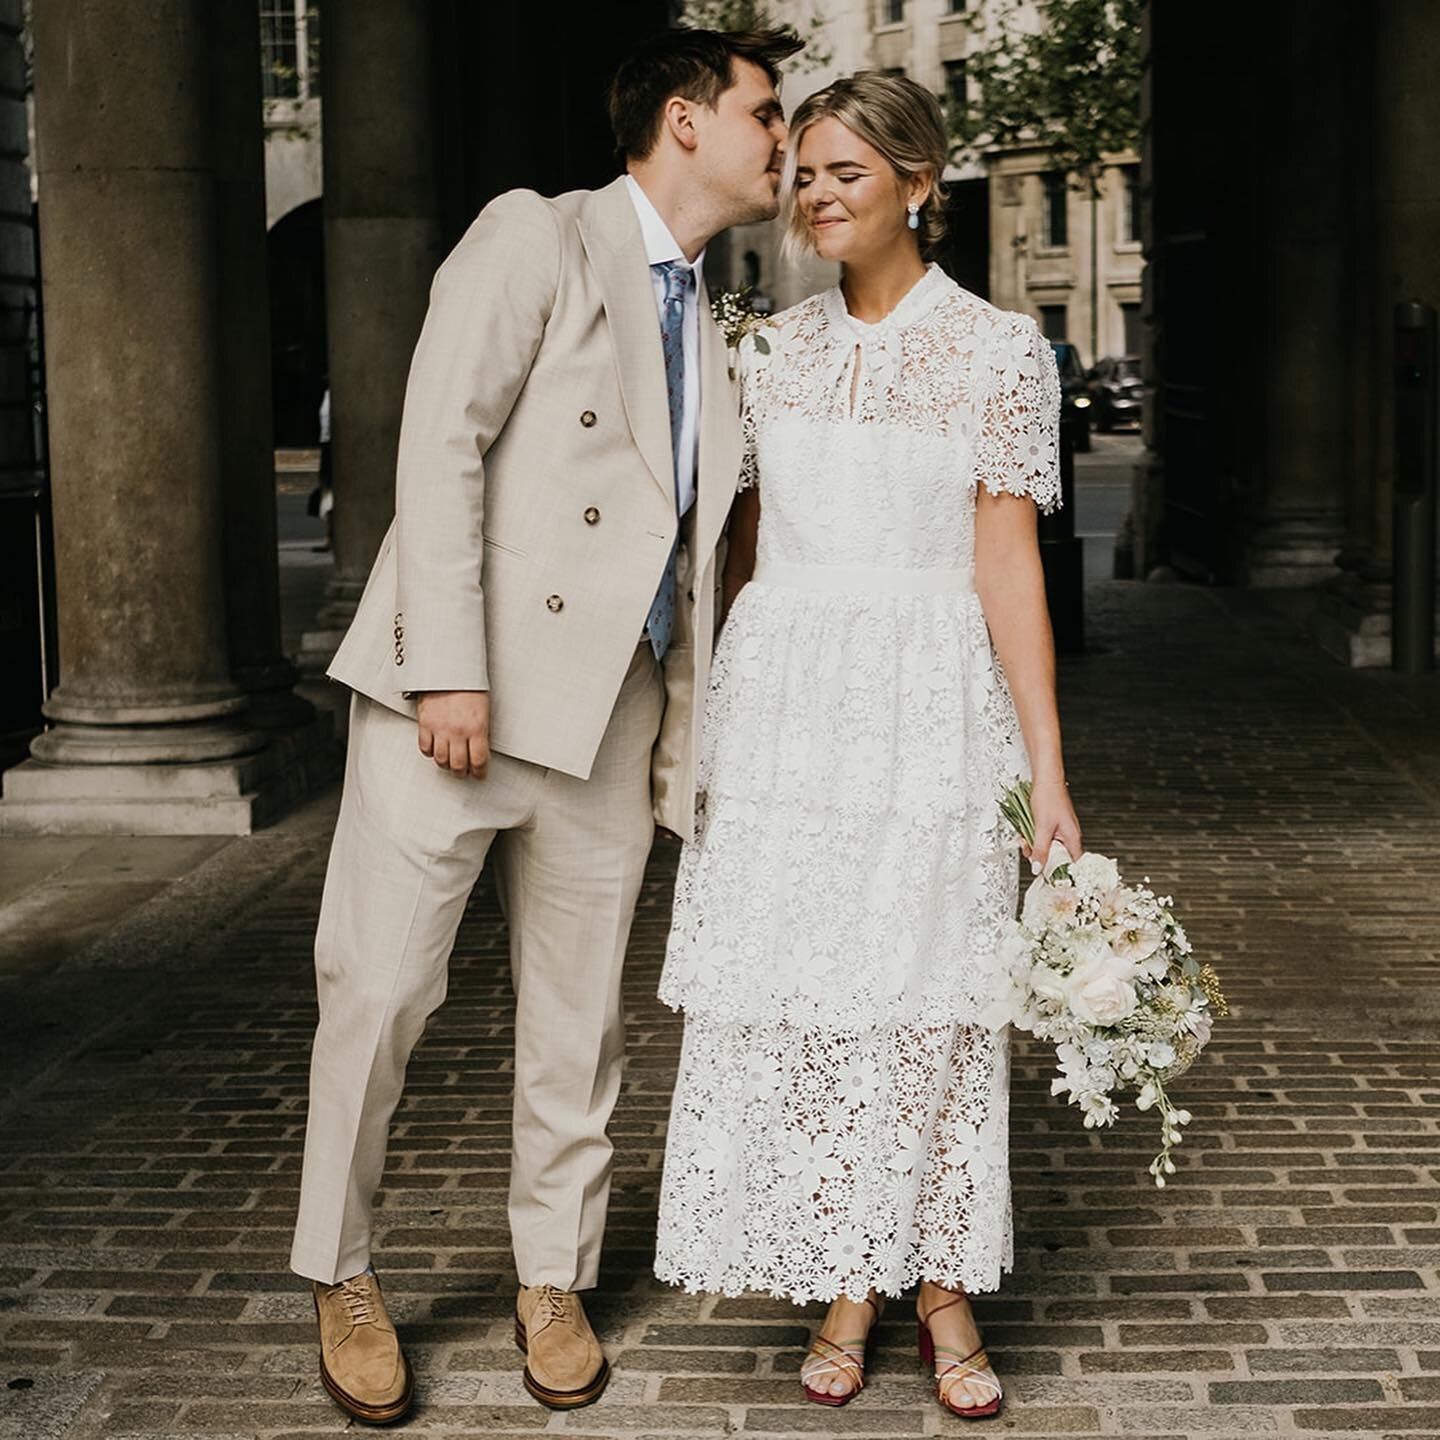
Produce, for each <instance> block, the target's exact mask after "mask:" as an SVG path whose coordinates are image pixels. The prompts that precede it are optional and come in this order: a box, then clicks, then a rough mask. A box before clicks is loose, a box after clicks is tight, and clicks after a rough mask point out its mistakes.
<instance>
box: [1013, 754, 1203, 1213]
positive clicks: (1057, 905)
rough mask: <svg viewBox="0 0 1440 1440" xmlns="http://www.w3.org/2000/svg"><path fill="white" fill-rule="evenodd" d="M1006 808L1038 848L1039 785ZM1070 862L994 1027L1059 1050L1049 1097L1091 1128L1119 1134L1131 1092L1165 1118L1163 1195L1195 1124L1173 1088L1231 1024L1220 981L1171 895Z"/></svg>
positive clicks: (1051, 887) (1154, 1169)
mask: <svg viewBox="0 0 1440 1440" xmlns="http://www.w3.org/2000/svg"><path fill="white" fill-rule="evenodd" d="M1000 808H1001V811H1002V813H1003V814H1004V815H1005V818H1006V819H1007V820H1009V822H1010V823H1011V825H1013V826H1014V827H1015V829H1016V831H1017V832H1018V833H1019V835H1020V837H1021V838H1022V839H1023V840H1024V841H1025V843H1026V844H1027V845H1033V844H1034V843H1035V820H1034V816H1033V815H1032V814H1031V811H1030V784H1029V782H1028V781H1024V780H1022V781H1019V782H1018V783H1017V784H1015V785H1014V786H1012V787H1011V788H1010V790H1008V791H1007V792H1006V794H1005V798H1004V799H1003V800H1002V801H1001V805H1000ZM1055 858H1056V856H1055V855H1054V854H1053V853H1052V856H1051V859H1052V861H1053V860H1054V859H1055ZM1060 858H1061V861H1062V863H1060V864H1053V863H1052V864H1050V865H1048V866H1047V867H1046V868H1045V870H1044V871H1043V873H1042V874H1041V875H1040V876H1039V877H1038V878H1037V879H1036V880H1035V881H1034V883H1033V884H1032V885H1031V886H1030V888H1029V890H1028V891H1027V892H1026V894H1025V903H1024V906H1023V908H1022V910H1021V917H1020V920H1019V922H1018V924H1017V926H1016V930H1015V934H1014V936H1013V937H1012V939H1011V941H1010V943H1009V944H1008V946H1007V948H1006V952H1005V955H1004V957H1003V959H1004V965H1005V973H1006V978H1007V980H1008V983H1009V991H1008V993H1007V994H1006V995H1004V996H1002V997H1001V998H999V999H998V1000H997V1001H996V1003H995V1005H994V1006H993V1007H992V1009H991V1012H990V1014H989V1015H988V1016H987V1019H988V1020H989V1021H990V1022H991V1023H993V1024H1003V1023H1006V1022H1007V1021H1008V1022H1009V1023H1010V1024H1013V1025H1014V1026H1015V1027H1016V1028H1017V1029H1019V1030H1025V1031H1028V1032H1029V1033H1030V1034H1032V1035H1034V1036H1035V1037H1036V1038H1037V1039H1040V1040H1051V1041H1054V1042H1055V1057H1056V1059H1057V1060H1058V1062H1059V1065H1060V1074H1059V1076H1057V1077H1056V1079H1054V1080H1053V1081H1051V1084H1050V1093H1051V1094H1052V1095H1061V1094H1066V1095H1068V1096H1069V1099H1070V1103H1071V1104H1072V1105H1078V1106H1079V1107H1080V1108H1081V1110H1082V1111H1084V1114H1085V1125H1086V1128H1087V1129H1089V1128H1096V1127H1100V1126H1105V1125H1113V1124H1114V1123H1115V1120H1116V1117H1117V1116H1118V1115H1119V1113H1120V1109H1119V1106H1118V1104H1117V1103H1116V1100H1115V1096H1116V1095H1117V1094H1119V1093H1120V1092H1122V1091H1125V1090H1134V1091H1136V1092H1137V1093H1136V1095H1135V1108H1136V1109H1137V1110H1149V1109H1151V1108H1152V1107H1153V1108H1154V1109H1156V1110H1158V1112H1159V1114H1160V1130H1161V1137H1162V1145H1161V1149H1160V1153H1159V1154H1158V1155H1157V1156H1156V1157H1155V1159H1154V1160H1153V1161H1151V1163H1150V1174H1151V1175H1153V1176H1154V1177H1155V1183H1156V1185H1159V1186H1163V1185H1164V1184H1165V1177H1166V1176H1167V1175H1173V1174H1174V1173H1175V1162H1174V1161H1173V1160H1172V1159H1171V1158H1170V1150H1171V1147H1172V1146H1175V1145H1178V1144H1179V1143H1180V1141H1181V1138H1182V1135H1181V1127H1182V1126H1184V1125H1187V1124H1189V1122H1190V1118H1191V1117H1190V1112H1189V1111H1188V1110H1181V1109H1178V1108H1177V1107H1176V1106H1175V1105H1174V1103H1173V1102H1172V1101H1171V1099H1170V1095H1169V1093H1168V1091H1167V1090H1166V1088H1165V1087H1166V1085H1167V1084H1168V1083H1169V1082H1170V1081H1172V1080H1174V1079H1175V1077H1176V1076H1178V1075H1181V1074H1183V1073H1184V1072H1185V1071H1186V1070H1188V1069H1189V1068H1190V1066H1191V1064H1192V1063H1193V1062H1194V1060H1195V1058H1196V1056H1198V1055H1199V1053H1200V1051H1201V1050H1202V1049H1203V1048H1204V1046H1205V1043H1206V1041H1208V1040H1209V1038H1210V1029H1211V1025H1212V1023H1213V1020H1214V1018H1215V1017H1217V1016H1224V1015H1225V1014H1227V1013H1228V1011H1227V1009H1226V1005H1225V997H1224V995H1223V994H1222V993H1221V990H1220V980H1219V977H1218V976H1217V975H1216V973H1215V971H1214V970H1213V969H1211V968H1210V966H1208V965H1201V964H1199V963H1198V962H1197V961H1196V960H1195V959H1193V958H1192V956H1191V953H1190V942H1189V940H1188V939H1187V938H1186V936H1185V930H1184V928H1183V927H1182V926H1181V924H1180V922H1179V921H1178V920H1176V918H1175V915H1174V913H1173V911H1172V910H1171V908H1170V906H1171V903H1172V902H1171V900H1170V897H1169V896H1157V895H1156V894H1155V892H1154V891H1153V890H1150V889H1148V888H1147V887H1146V886H1144V885H1125V884H1123V883H1122V882H1121V879H1120V871H1119V868H1118V867H1117V866H1116V864H1115V862H1114V861H1113V860H1111V859H1109V858H1108V857H1106V856H1104V855H1097V854H1095V853H1094V852H1093V851H1089V850H1087V851H1086V852H1085V853H1084V854H1083V855H1081V857H1080V858H1079V859H1078V860H1071V859H1069V857H1068V856H1066V855H1064V854H1063V851H1062V852H1061V855H1060Z"/></svg>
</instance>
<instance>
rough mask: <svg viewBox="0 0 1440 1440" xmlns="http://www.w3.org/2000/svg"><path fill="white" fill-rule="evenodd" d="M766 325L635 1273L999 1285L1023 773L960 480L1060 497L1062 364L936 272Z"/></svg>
mask: <svg viewBox="0 0 1440 1440" xmlns="http://www.w3.org/2000/svg"><path fill="white" fill-rule="evenodd" d="M766 337H767V340H768V341H769V342H770V349H769V353H768V354H761V353H759V352H758V351H756V350H755V349H754V347H746V353H745V361H744V376H743V378H744V386H743V410H742V414H743V417H744V425H745V432H746V436H747V443H746V461H745V466H746V473H747V475H748V477H749V479H750V481H751V482H752V483H758V484H759V485H760V486H761V489H762V491H763V496H764V499H763V504H762V507H761V521H760V533H759V539H758V549H757V554H758V566H757V578H756V579H755V580H752V581H751V583H750V584H748V585H747V586H746V587H745V588H744V589H743V590H742V591H741V593H740V596H739V598H738V599H737V601H736V602H735V605H734V607H733V608H732V610H731V613H730V618H729V620H728V622H727V624H726V626H725V629H724V631H723V632H722V634H721V637H720V642H719V645H718V647H717V650H716V655H715V660H714V665H713V668H712V672H711V687H710V693H709V697H708V703H707V708H706V714H705V721H704V727H703V731H702V740H701V753H700V762H699V775H698V783H699V788H700V792H701V795H700V800H701V806H700V814H699V817H698V820H697V833H696V836H695V839H694V841H693V842H692V843H691V844H688V845H687V846H685V848H684V850H683V852H682V855H681V861H680V870H679V876H678V879H677V884H676V896H675V910H674V917H673V921H672V929H671V935H670V942H669V949H668V953H667V958H666V964H665V970H664V974H663V976H662V979H661V990H660V994H661V998H662V999H663V1000H664V1001H665V1002H666V1003H668V1004H670V1005H672V1006H674V1007H676V1008H683V1009H684V1011H685V1012H686V1040H685V1050H684V1055H683V1057H682V1061H681V1074H680V1079H679V1082H678V1086H677V1089H676V1095H675V1101H674V1110H673V1114H672V1118H671V1131H670V1138H669V1143H668V1148H667V1152H666V1161H665V1176H664V1182H663V1185H662V1196H661V1222H660V1243H659V1250H658V1255H657V1261H656V1270H657V1273H658V1274H659V1275H660V1276H661V1277H662V1278H665V1279H669V1280H673V1281H676V1282H678V1283H681V1284H684V1285H685V1286H687V1288H692V1289H703V1290H722V1291H725V1292H726V1293H735V1292H736V1291H738V1290H741V1289H745V1288H759V1289H765V1290H770V1291H772V1292H773V1293H775V1294H778V1295H790V1296H792V1297H794V1298H795V1299H797V1300H805V1299H810V1298H827V1297H833V1296H835V1295H836V1294H839V1293H841V1292H842V1291H843V1292H844V1293H847V1294H849V1295H850V1296H851V1297H852V1298H854V1299H861V1298H863V1296H864V1295H865V1293H866V1291H867V1290H868V1289H869V1288H871V1287H872V1286H874V1287H877V1288H879V1289H882V1290H886V1291H888V1292H890V1293H896V1292H898V1290H900V1289H902V1288H903V1287H904V1286H906V1285H908V1284H910V1283H912V1282H913V1281H914V1280H915V1279H917V1278H925V1279H930V1280H934V1281H936V1282H937V1283H940V1284H946V1285H951V1286H955V1285H964V1286H965V1287H966V1288H967V1289H971V1290H981V1289H993V1288H994V1287H995V1285H996V1284H998V1282H999V1276H1000V1272H1001V1270H1002V1268H1005V1267H1008V1265H1009V1263H1010V1220H1009V1181H1008V1170H1007V1156H1006V1098H1005V1083H1006V1044H1007V1040H1006V1033H1005V1032H1004V1031H1001V1032H991V1031H989V1030H987V1029H985V1028H984V1027H983V1026H982V1025H981V1024H980V1015H981V1012H982V1011H983V1010H984V1009H985V1008H986V1007H987V1005H988V1004H989V1002H990V1001H991V1000H993V999H994V996H995V993H996V990H997V988H998V987H999V985H1000V984H1001V977H1000V974H999V964H1000V947H1001V942H1002V940H1003V938H1004V936H1005V934H1006V933H1007V930H1008V928H1009V926H1010V923H1011V921H1012V919H1013V917H1014V914H1015V903H1016V891H1017V878H1018V877H1017V866H1016V857H1015V845H1014V840H1013V837H1012V836H1011V835H1010V833H1009V830H1008V826H1007V825H1006V823H1005V821H1004V820H1003V818H1002V817H1001V815H1000V812H999V808H998V801H999V798H1000V796H1001V795H1002V794H1003V792H1004V790H1005V789H1006V787H1007V786H1009V785H1010V784H1011V783H1012V782H1013V780H1014V779H1015V778H1016V776H1017V775H1024V774H1026V773H1028V765H1027V762H1026V758H1025V753H1024V747H1023V745H1022V743H1021V737H1020V732H1019V725H1018V722H1017V720H1016V716H1015V708H1014V704H1013V701H1012V699H1011V696H1010V692H1009V688H1008V686H1007V684H1006V681H1005V677H1004V674H1003V672H1002V671H1001V670H1000V668H999V666H998V664H997V663H996V660H995V656H994V653H993V650H992V647H991V644H990V637H989V633H988V630H987V628H986V624H985V617H984V614H983V612H982V610H981V608H980V604H979V601H978V599H977V597H976V595H975V593H974V591H973V588H971V587H970V585H969V584H968V581H967V577H968V576H969V575H971V574H973V566H974V548H975V505H976V493H977V489H976V487H977V485H978V484H982V483H983V484H984V485H986V486H987V487H988V488H989V489H991V490H993V491H995V492H997V493H999V492H1005V493H1009V494H1013V495H1029V496H1031V497H1033V498H1034V499H1035V501H1036V502H1037V503H1038V504H1040V505H1041V506H1043V507H1049V506H1053V505H1054V504H1055V503H1056V501H1057V499H1058V495H1059V484H1058V474H1057V454H1058V447H1057V443H1056V429H1057V425H1058V418H1059V386H1058V380H1057V379H1056V376H1055V366H1054V361H1053V358H1052V356H1051V352H1050V347H1049V345H1048V344H1047V343H1046V342H1045V341H1043V340H1042V339H1041V338H1040V336H1039V333H1038V331H1036V329H1035V326H1034V325H1033V323H1032V322H1030V321H1029V320H1026V319H1024V318H1023V317H1020V316H1014V315H1007V314H1005V313H1003V312H1001V311H998V310H995V309H994V308H993V307H991V306H989V305H987V304H985V303H984V302H982V301H980V300H977V299H976V298H975V297H973V296H970V295H968V294H967V293H966V292H964V291H962V290H960V289H959V288H958V287H957V286H955V285H954V284H953V283H952V282H951V281H950V280H949V279H948V278H946V276H945V275H944V274H943V272H941V271H939V270H938V269H935V268H933V267H932V269H931V270H930V271H929V272H927V274H926V276H925V278H924V279H922V280H921V281H920V282H919V283H918V284H917V285H916V286H915V287H914V288H913V289H912V290H911V292H910V293H909V294H908V295H907V296H906V297H905V298H904V299H903V300H902V301H901V303H900V304H899V306H897V307H896V309H895V310H894V311H893V312H892V313H891V314H890V315H889V316H887V317H886V319H885V320H883V321H881V322H879V323H878V324H876V325H866V324H862V323H861V322H859V321H856V320H854V319H853V318H852V317H850V316H849V315H848V314H847V313H846V312H845V307H844V303H843V300H842V298H841V296H840V292H839V291H838V289H837V290H832V291H829V292H827V293H826V294H825V295H821V296H818V297H815V298H814V299H811V300H808V301H805V302H804V303H803V304H801V305H798V306H796V307H795V308H794V309H792V310H789V311H787V312H785V313H784V314H783V315H781V316H779V317H777V320H776V322H775V323H774V324H773V325H772V326H770V327H768V328H767V330H766ZM774 565H781V566H784V567H787V568H786V570H785V571H784V572H783V573H780V572H775V571H774V570H772V571H771V574H770V576H769V577H767V576H766V574H765V569H766V567H767V566H774ZM794 567H823V573H824V574H825V575H826V576H828V577H829V579H828V580H827V583H825V584H824V585H818V586H808V585H806V584H805V583H797V582H796V581H795V575H796V571H795V569H794ZM877 568H878V569H881V570H884V571H886V572H888V573H889V574H890V575H891V576H892V578H893V576H894V575H895V574H896V573H901V574H910V573H912V572H930V575H929V577H928V579H929V580H933V581H937V582H939V583H935V584H914V585H907V584H901V585H899V586H898V587H891V588H890V589H888V590H887V589H886V588H885V587H884V586H877V585H876V584H872V583H868V582H867V575H868V576H873V575H874V573H875V571H876V569H877ZM806 573H808V572H805V571H801V572H800V574H801V575H802V576H803V575H804V574H806ZM816 573H820V572H818V571H817V572H816ZM837 576H838V577H841V581H837V580H836V578H835V577H837ZM844 577H854V579H855V583H854V584H853V585H848V584H847V583H842V582H843V581H844Z"/></svg>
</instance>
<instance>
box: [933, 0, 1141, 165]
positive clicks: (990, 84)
mask: <svg viewBox="0 0 1440 1440" xmlns="http://www.w3.org/2000/svg"><path fill="white" fill-rule="evenodd" d="M1143 8H1144V4H1143V0H1034V4H1033V5H1032V6H1025V7H1022V5H1021V3H1020V0H998V3H997V4H996V5H995V6H994V7H993V9H992V13H991V15H990V16H989V17H988V18H983V17H982V18H981V19H979V20H977V22H976V24H975V27H974V30H973V36H974V39H975V40H976V41H978V42H979V43H978V44H977V45H975V47H974V48H972V49H971V51H970V53H969V54H968V55H967V57H966V74H967V78H968V80H969V82H970V85H971V94H972V99H971V100H970V101H969V103H968V104H967V105H966V106H965V107H964V110H963V111H956V112H953V113H952V115H951V128H952V131H953V133H954V135H955V139H956V141H957V143H958V144H959V145H960V147H961V148H963V149H978V148H981V147H984V146H989V145H1013V144H1018V143H1027V144H1039V145H1043V146H1045V147H1046V149H1048V150H1049V151H1050V153H1051V155H1052V157H1053V159H1054V163H1055V168H1056V169H1057V170H1063V171H1066V172H1067V173H1071V174H1074V175H1077V176H1079V177H1080V178H1081V179H1082V180H1083V181H1085V182H1086V183H1087V184H1088V185H1090V186H1094V185H1095V184H1096V183H1097V182H1098V179H1099V176H1100V172H1101V171H1102V170H1103V169H1104V162H1105V158H1106V157H1107V156H1112V155H1114V154H1116V153H1117V152H1119V151H1123V150H1130V149H1134V148H1135V147H1137V146H1138V145H1139V143H1140V22H1141V14H1142V11H1143ZM1027 11H1028V12H1029V14H1030V15H1033V16H1034V17H1035V18H1036V19H1037V20H1038V28H1031V27H1029V26H1026V25H1025V23H1024V22H1025V20H1026V18H1027Z"/></svg>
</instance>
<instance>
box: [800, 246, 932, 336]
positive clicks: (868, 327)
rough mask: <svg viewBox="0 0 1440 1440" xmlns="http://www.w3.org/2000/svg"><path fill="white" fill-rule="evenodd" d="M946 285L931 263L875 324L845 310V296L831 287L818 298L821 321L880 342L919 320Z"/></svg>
mask: <svg viewBox="0 0 1440 1440" xmlns="http://www.w3.org/2000/svg"><path fill="white" fill-rule="evenodd" d="M950 285H951V281H950V277H949V276H948V275H946V273H945V272H944V271H943V270H942V269H941V268H940V267H939V266H938V265H937V264H936V263H935V262H934V261H933V260H932V261H931V262H930V263H929V264H928V265H927V266H926V267H925V273H924V274H923V275H922V276H921V277H920V278H919V279H918V280H917V281H916V282H915V283H914V284H913V285H912V286H911V287H910V288H909V289H908V290H907V291H906V292H905V294H904V295H903V296H902V297H901V299H900V303H899V304H898V305H897V306H896V307H895V308H894V309H893V310H892V311H891V312H890V313H889V314H888V315H886V316H885V317H884V318H883V319H880V320H875V321H867V320H857V319H856V318H855V317H854V316H853V315H852V314H851V313H850V312H849V311H848V310H847V309H846V308H845V296H844V293H843V292H842V291H841V289H840V287H839V286H838V285H832V286H831V287H830V289H828V290H827V291H825V293H824V295H823V296H822V297H821V299H822V304H823V306H824V310H825V318H826V320H827V321H829V323H830V324H831V325H832V326H833V327H834V328H835V329H837V330H840V331H848V332H849V333H850V334H852V335H854V336H856V337H857V338H860V339H883V337H884V336H885V335H887V334H889V333H893V332H894V331H897V330H903V329H904V328H905V327H906V326H907V325H913V324H914V323H915V322H916V321H917V320H923V319H924V318H925V316H926V315H928V314H929V313H930V311H931V310H932V309H934V307H935V305H936V303H937V302H938V301H939V299H940V297H941V296H942V295H943V294H944V293H945V291H946V290H947V289H949V288H950Z"/></svg>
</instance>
